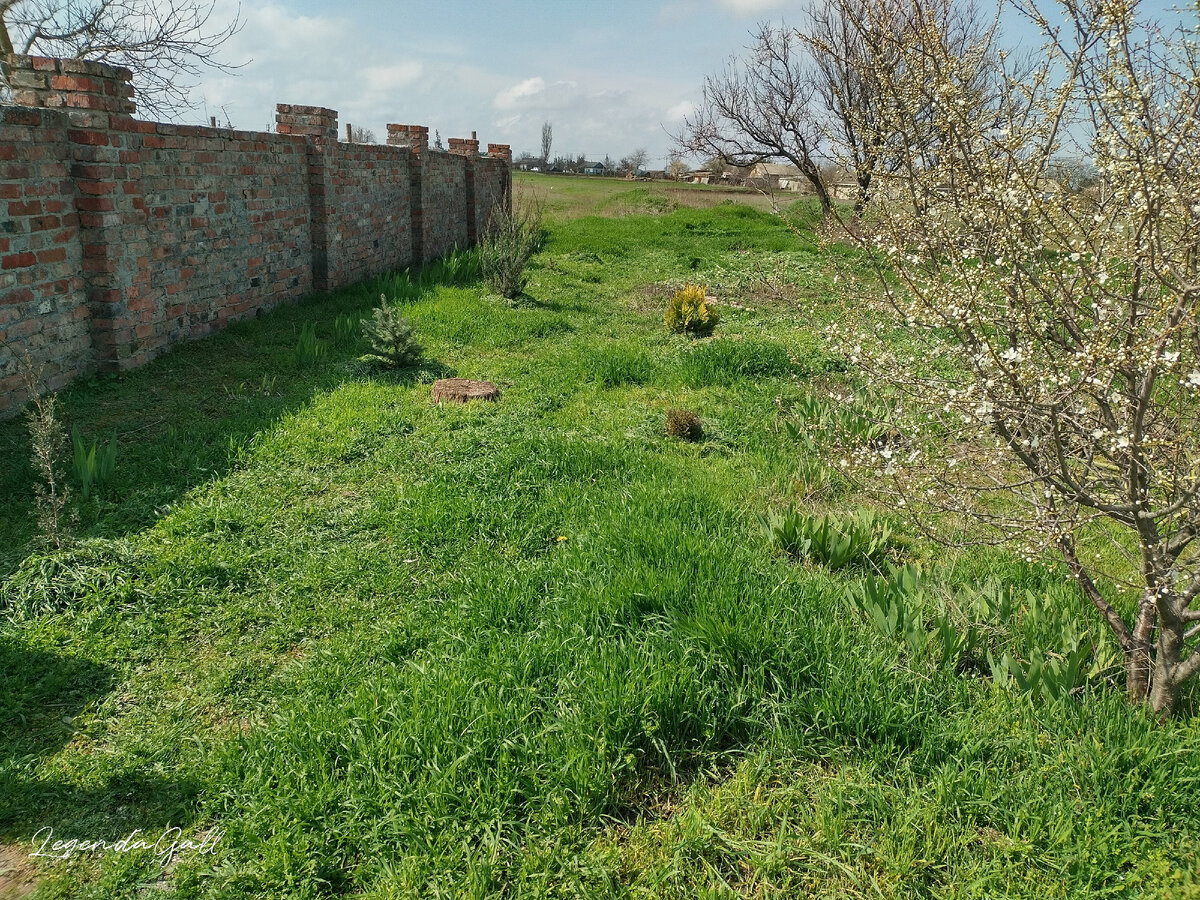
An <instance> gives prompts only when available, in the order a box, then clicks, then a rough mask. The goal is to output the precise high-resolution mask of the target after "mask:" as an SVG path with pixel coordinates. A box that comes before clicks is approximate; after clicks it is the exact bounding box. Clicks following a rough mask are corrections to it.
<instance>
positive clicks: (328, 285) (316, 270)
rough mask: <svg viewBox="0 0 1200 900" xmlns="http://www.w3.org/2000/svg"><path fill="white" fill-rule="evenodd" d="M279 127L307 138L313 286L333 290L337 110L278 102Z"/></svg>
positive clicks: (280, 129) (277, 124) (291, 133)
mask: <svg viewBox="0 0 1200 900" xmlns="http://www.w3.org/2000/svg"><path fill="white" fill-rule="evenodd" d="M275 131H276V133H277V134H290V135H293V136H295V137H302V138H304V143H305V146H306V148H307V155H308V203H309V231H310V234H311V235H312V269H313V288H314V289H315V290H318V291H328V290H332V288H333V286H334V283H335V282H336V280H337V260H336V259H335V258H333V257H332V256H331V254H332V253H333V250H331V247H333V246H334V245H335V244H336V241H332V240H331V239H330V238H331V235H330V233H329V202H330V193H331V187H332V185H331V184H330V182H329V178H330V174H329V164H328V159H327V157H328V155H329V153H330V152H331V151H332V150H333V149H334V148H335V147H336V146H337V137H338V114H337V110H334V109H325V108H324V107H322V106H293V105H292V104H290V103H278V104H276V105H275Z"/></svg>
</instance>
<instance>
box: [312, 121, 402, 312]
mask: <svg viewBox="0 0 1200 900" xmlns="http://www.w3.org/2000/svg"><path fill="white" fill-rule="evenodd" d="M409 159H410V153H409V150H408V149H407V148H403V147H386V146H376V145H373V144H335V145H334V146H333V147H331V148H329V149H328V151H327V153H326V156H325V181H326V188H325V190H326V194H325V203H326V210H327V211H326V217H325V228H326V233H327V238H326V262H325V266H326V282H325V286H324V287H325V289H326V290H333V289H334V288H338V287H341V286H343V285H347V284H353V283H354V282H356V281H362V280H363V279H364V278H369V277H371V276H373V275H378V274H379V273H380V272H388V271H391V270H393V269H402V268H404V267H405V266H407V265H409V264H410V263H412V262H413V247H412V231H411V229H412V208H411V206H410V197H409V195H410V185H409V179H410V176H411V170H410V166H409Z"/></svg>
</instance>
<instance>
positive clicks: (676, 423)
mask: <svg viewBox="0 0 1200 900" xmlns="http://www.w3.org/2000/svg"><path fill="white" fill-rule="evenodd" d="M665 427H666V432H667V434H668V435H670V436H671V437H673V438H679V439H680V440H683V441H700V440H703V439H704V423H703V422H702V421H701V420H700V417H699V416H698V415H696V414H695V413H694V412H692V411H691V410H690V409H674V408H672V409H668V410H667V422H666V426H665Z"/></svg>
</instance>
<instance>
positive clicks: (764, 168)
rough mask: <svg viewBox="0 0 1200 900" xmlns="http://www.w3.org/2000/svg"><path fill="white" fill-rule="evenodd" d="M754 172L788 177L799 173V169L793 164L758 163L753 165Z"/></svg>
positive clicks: (761, 174) (760, 174)
mask: <svg viewBox="0 0 1200 900" xmlns="http://www.w3.org/2000/svg"><path fill="white" fill-rule="evenodd" d="M754 174H755V175H758V176H760V177H761V176H763V175H767V176H770V177H775V176H779V177H783V178H788V177H791V176H793V175H799V174H800V170H799V169H797V168H796V167H795V166H788V165H783V164H781V163H759V164H758V165H756V166H755V167H754Z"/></svg>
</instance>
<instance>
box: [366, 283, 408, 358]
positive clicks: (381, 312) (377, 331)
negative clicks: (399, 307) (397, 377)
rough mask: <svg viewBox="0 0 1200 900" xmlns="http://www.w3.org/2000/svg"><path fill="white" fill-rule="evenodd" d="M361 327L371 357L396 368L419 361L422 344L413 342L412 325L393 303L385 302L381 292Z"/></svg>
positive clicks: (385, 299)
mask: <svg viewBox="0 0 1200 900" xmlns="http://www.w3.org/2000/svg"><path fill="white" fill-rule="evenodd" d="M362 329H363V334H364V335H365V336H366V338H367V341H368V342H369V343H370V345H371V350H370V353H371V356H373V357H374V358H375V359H378V360H380V361H381V362H383V363H386V364H387V365H389V366H392V367H394V368H398V369H399V368H404V367H405V366H413V365H416V364H417V363H418V362H420V361H421V352H422V349H423V348H422V347H421V345H420V344H418V343H417V340H416V337H415V335H414V333H413V327H412V325H410V324H409V323H408V321H407V320H405V319H404V318H403V317H402V316H401V315H400V314H399V313H398V312H397V311H396V308H395V307H393V306H390V305H388V302H387V298H386V297H384V296H383V295H380V297H379V306H377V307H376V308H375V311H374V313H372V315H371V318H369V319H367V320H365V321H364V322H363V323H362Z"/></svg>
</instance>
